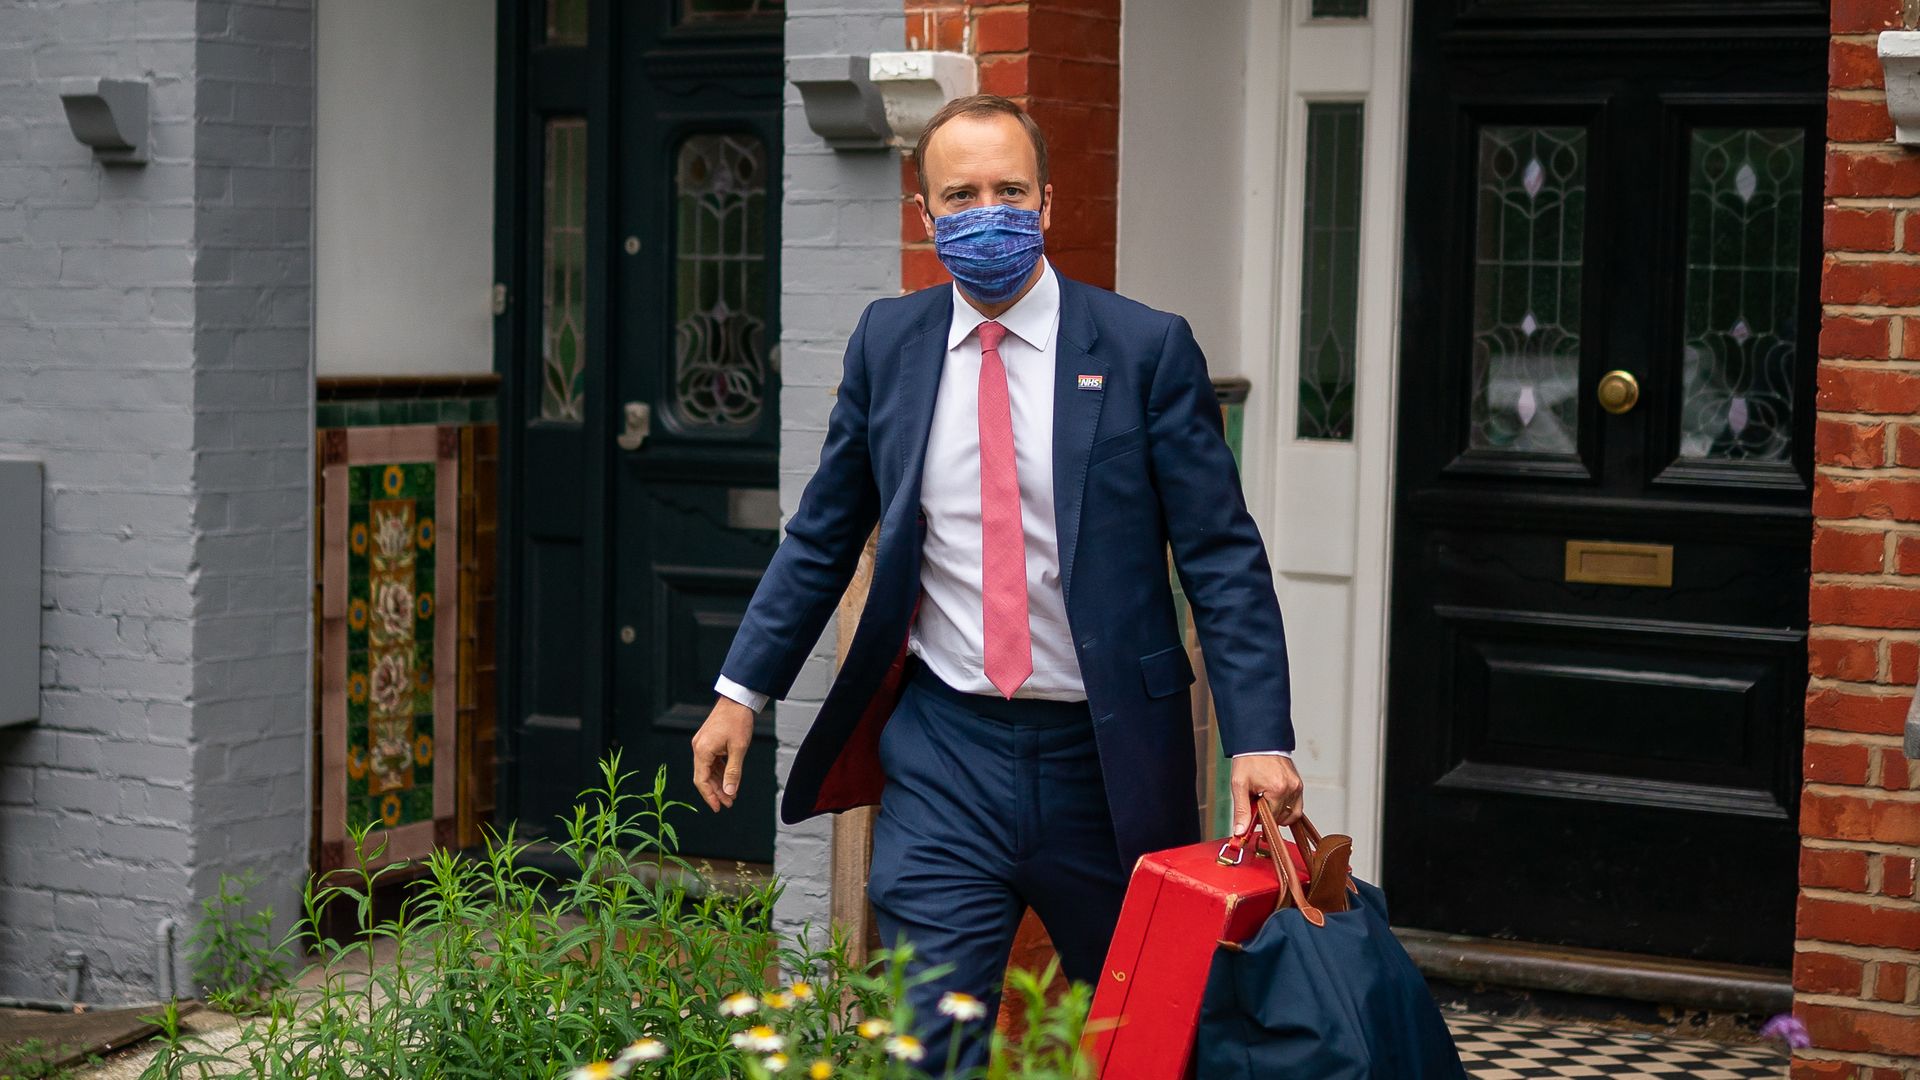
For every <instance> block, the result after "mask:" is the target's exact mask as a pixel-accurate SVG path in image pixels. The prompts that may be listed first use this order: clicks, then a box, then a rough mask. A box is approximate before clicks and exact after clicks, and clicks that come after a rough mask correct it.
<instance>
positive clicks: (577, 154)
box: [540, 116, 587, 424]
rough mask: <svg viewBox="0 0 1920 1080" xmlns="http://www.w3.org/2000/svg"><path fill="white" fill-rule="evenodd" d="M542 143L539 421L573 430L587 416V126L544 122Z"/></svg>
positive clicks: (574, 121) (563, 120) (578, 121)
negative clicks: (543, 213)
mask: <svg viewBox="0 0 1920 1080" xmlns="http://www.w3.org/2000/svg"><path fill="white" fill-rule="evenodd" d="M546 141H547V148H546V203H545V210H546V217H545V219H544V224H543V225H542V229H543V232H542V237H541V239H542V253H543V256H544V262H543V264H542V285H541V288H542V293H541V325H542V332H541V335H540V419H542V420H558V421H562V422H567V423H576V424H577V423H579V422H580V420H581V418H582V417H583V416H584V415H585V412H586V389H585V386H586V361H587V357H586V325H587V122H586V120H584V119H582V118H580V117H577V116H572V117H556V118H554V119H551V120H548V121H547V125H546Z"/></svg>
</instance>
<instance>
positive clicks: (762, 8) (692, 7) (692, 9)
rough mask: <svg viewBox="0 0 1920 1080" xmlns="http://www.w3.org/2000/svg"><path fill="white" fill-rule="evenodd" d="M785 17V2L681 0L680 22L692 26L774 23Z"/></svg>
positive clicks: (767, 0)
mask: <svg viewBox="0 0 1920 1080" xmlns="http://www.w3.org/2000/svg"><path fill="white" fill-rule="evenodd" d="M786 16H787V4H786V0H680V21H681V22H683V23H689V24H693V25H700V24H706V25H722V26H727V25H733V26H738V25H740V24H742V23H755V22H769V23H776V24H777V23H779V22H781V21H782V20H784V19H785V18H786Z"/></svg>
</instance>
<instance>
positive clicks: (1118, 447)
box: [1087, 424, 1147, 466]
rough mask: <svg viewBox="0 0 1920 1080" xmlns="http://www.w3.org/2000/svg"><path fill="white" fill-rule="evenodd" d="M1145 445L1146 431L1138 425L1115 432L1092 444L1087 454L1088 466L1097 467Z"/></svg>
mask: <svg viewBox="0 0 1920 1080" xmlns="http://www.w3.org/2000/svg"><path fill="white" fill-rule="evenodd" d="M1145 445H1147V431H1146V429H1145V428H1143V427H1141V426H1140V425H1138V424H1135V425H1134V426H1132V427H1130V428H1128V429H1127V430H1125V431H1120V432H1115V433H1114V434H1112V435H1108V436H1107V437H1106V438H1103V439H1101V440H1100V441H1098V442H1096V443H1094V444H1093V449H1092V450H1091V451H1089V452H1088V454H1087V464H1088V465H1089V466H1093V465H1098V464H1099V463H1100V462H1102V461H1105V460H1107V459H1108V458H1110V457H1118V456H1119V455H1121V454H1124V453H1127V452H1128V451H1132V450H1138V449H1140V448H1141V447H1143V446H1145Z"/></svg>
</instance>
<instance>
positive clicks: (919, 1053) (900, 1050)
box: [887, 1035, 927, 1061]
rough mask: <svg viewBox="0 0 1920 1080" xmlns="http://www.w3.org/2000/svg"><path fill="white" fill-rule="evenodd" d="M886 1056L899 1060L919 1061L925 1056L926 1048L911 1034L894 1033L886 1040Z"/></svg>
mask: <svg viewBox="0 0 1920 1080" xmlns="http://www.w3.org/2000/svg"><path fill="white" fill-rule="evenodd" d="M887 1056H889V1057H892V1058H895V1059H897V1060H900V1061H919V1060H920V1059H921V1058H923V1057H926V1056H927V1048H926V1047H924V1046H922V1045H920V1040H919V1039H916V1038H914V1037H913V1036H911V1035H895V1036H894V1037H893V1038H891V1039H888V1040H887Z"/></svg>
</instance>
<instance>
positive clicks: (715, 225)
mask: <svg viewBox="0 0 1920 1080" xmlns="http://www.w3.org/2000/svg"><path fill="white" fill-rule="evenodd" d="M766 160H767V155H766V146H765V144H764V143H762V142H761V141H760V138H759V137H758V136H756V135H752V134H746V133H735V134H706V135H695V136H692V137H691V138H689V139H687V141H686V142H684V143H682V144H681V145H680V156H679V161H678V164H677V168H676V170H675V182H674V189H675V208H676V209H675V213H676V223H675V228H676V231H677V233H678V237H677V241H676V247H675V255H674V259H675V267H674V320H675V322H674V360H675V363H674V410H675V412H676V414H677V416H678V419H679V420H680V422H681V424H682V426H685V427H689V428H706V429H722V430H731V431H733V432H735V433H744V431H745V429H747V428H749V427H751V425H753V423H754V422H755V421H757V420H758V419H759V418H760V411H761V404H762V402H763V400H764V398H765V393H766V381H767V354H766V341H765V337H766V334H765V331H766V323H765V319H764V313H765V312H766V300H767V261H766V249H767V235H766V231H767V227H766V203H767V175H766V173H767V169H766Z"/></svg>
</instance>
